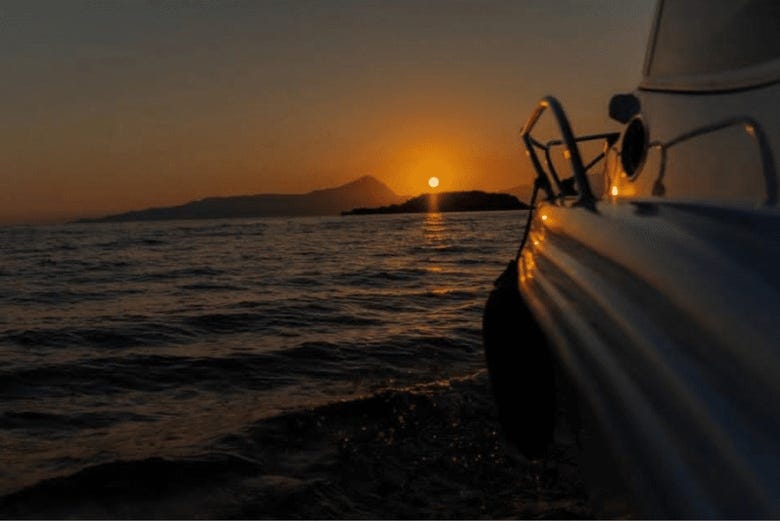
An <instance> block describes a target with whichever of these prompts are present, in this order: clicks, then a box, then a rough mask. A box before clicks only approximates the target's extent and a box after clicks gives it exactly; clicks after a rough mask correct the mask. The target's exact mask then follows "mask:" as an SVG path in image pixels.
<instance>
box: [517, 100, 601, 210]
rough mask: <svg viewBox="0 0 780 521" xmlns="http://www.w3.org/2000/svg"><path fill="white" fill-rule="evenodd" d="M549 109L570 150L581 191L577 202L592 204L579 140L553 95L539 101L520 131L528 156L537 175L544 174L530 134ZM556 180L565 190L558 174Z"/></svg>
mask: <svg viewBox="0 0 780 521" xmlns="http://www.w3.org/2000/svg"><path fill="white" fill-rule="evenodd" d="M547 109H550V110H551V111H552V113H553V116H554V117H555V121H556V123H558V128H559V129H560V131H561V137H563V144H564V146H565V147H566V150H567V151H568V152H569V154H568V156H569V157H568V159H569V161H570V162H571V167H572V171H573V172H574V181H575V182H576V183H577V192H578V193H579V197H578V199H577V203H579V204H583V205H586V206H591V205H592V204H593V201H594V200H595V197H593V191H592V190H591V189H590V183H588V178H587V177H586V175H585V167H584V165H583V163H582V157H581V156H580V149H579V147H577V141H576V140H575V139H574V134H573V133H572V131H571V125H570V124H569V119H568V118H567V117H566V113H565V112H564V110H563V107H561V104H560V102H559V101H558V100H557V99H555V98H554V97H552V96H545V97H544V98H542V99H541V100H540V101H539V104H538V105H537V106H536V109H535V110H534V111H533V112H532V113H531V116H530V117H529V118H528V121H527V122H526V124H525V126H523V129H522V130H521V131H520V137H521V138H522V139H523V142H524V143H525V148H526V150H527V152H528V156H529V157H530V158H531V163H532V164H533V166H534V168H535V169H536V171H537V176H538V175H542V174H543V172H544V170H543V169H542V165H541V163H540V162H539V158H538V157H537V155H536V151H535V150H534V146H533V145H534V141H535V140H533V139H532V138H531V135H530V134H531V130H533V128H534V126H536V123H537V122H538V121H539V118H540V117H541V116H542V114H543V113H544V111H545V110H547ZM554 180H555V184H556V185H558V189H559V190H560V191H561V192H563V191H564V190H563V188H562V185H561V182H560V181H559V180H558V179H557V176H556V179H554ZM549 196H550V198H551V199H552V194H549Z"/></svg>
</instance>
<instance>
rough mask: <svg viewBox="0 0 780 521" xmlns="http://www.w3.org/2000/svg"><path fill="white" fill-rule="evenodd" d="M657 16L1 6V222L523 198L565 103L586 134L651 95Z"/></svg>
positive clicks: (349, 0) (601, 8)
mask: <svg viewBox="0 0 780 521" xmlns="http://www.w3.org/2000/svg"><path fill="white" fill-rule="evenodd" d="M653 10H654V2H653V1H650V0H622V1H614V0H601V1H596V0H561V1H555V0H549V1H545V0H511V1H505V2H504V1H465V0H441V1H421V0H414V1H407V0H397V1H389V0H387V1H375V0H280V1H261V0H256V1H237V0H234V1H230V0H225V1H222V2H217V1H213V2H212V1H205V0H179V1H162V0H159V1H153V0H137V1H112V0H90V1H86V0H67V1H66V0H52V1H35V0H26V1H19V2H17V1H14V0H3V2H1V3H0V68H1V69H2V71H3V74H2V78H3V79H2V81H1V82H0V117H2V125H0V223H16V222H43V221H50V220H63V219H70V218H74V217H80V216H90V215H96V214H103V213H111V212H117V211H123V210H129V209H138V208H144V207H148V206H152V205H162V204H174V203H181V202H186V201H188V200H192V199H197V198H201V197H205V196H210V195H236V194H251V193H260V192H289V193H297V192H306V191H309V190H312V189H317V188H324V187H329V186H334V185H337V184H341V183H344V182H348V181H350V180H352V179H354V178H356V177H359V176H361V175H365V174H371V175H374V176H375V177H377V178H378V179H380V180H381V181H383V182H385V183H386V184H387V185H388V186H390V188H392V189H393V190H395V191H396V192H398V193H400V194H408V195H416V194H417V193H420V192H424V191H427V189H428V188H427V180H428V177H429V176H430V175H437V176H438V177H439V178H440V179H441V186H440V187H439V189H440V190H460V189H469V188H481V189H488V190H495V189H502V188H508V187H511V186H514V185H517V184H521V183H523V182H527V181H528V179H529V176H530V168H529V167H528V166H527V165H526V160H525V158H524V156H523V154H522V153H521V150H520V149H519V147H518V141H517V133H518V130H519V129H520V127H521V126H522V124H523V122H524V121H525V119H526V117H527V115H528V113H529V111H530V110H531V109H532V108H533V106H534V104H535V103H536V101H537V100H538V98H540V97H541V96H543V95H545V94H554V95H556V96H558V97H559V98H560V99H561V100H562V101H563V103H564V106H565V107H566V108H567V110H568V111H569V113H570V116H571V118H572V121H573V126H574V129H575V131H576V132H583V133H584V132H592V131H598V130H603V129H605V128H606V127H610V128H613V127H614V124H613V123H610V122H609V120H608V119H607V117H606V107H607V103H608V100H609V98H610V96H611V95H612V94H613V93H615V92H626V91H630V90H632V89H633V88H634V87H635V86H636V84H637V83H638V81H639V77H640V71H641V64H642V59H643V56H644V46H645V43H646V40H647V34H648V31H649V25H650V21H651V17H652V13H653Z"/></svg>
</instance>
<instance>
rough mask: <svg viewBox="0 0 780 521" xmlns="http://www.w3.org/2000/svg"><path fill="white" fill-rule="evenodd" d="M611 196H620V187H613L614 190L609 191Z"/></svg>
mask: <svg viewBox="0 0 780 521" xmlns="http://www.w3.org/2000/svg"><path fill="white" fill-rule="evenodd" d="M609 193H610V194H612V197H617V194H618V187H617V186H615V185H612V189H611V190H610V191H609Z"/></svg>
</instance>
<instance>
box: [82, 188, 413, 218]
mask: <svg viewBox="0 0 780 521" xmlns="http://www.w3.org/2000/svg"><path fill="white" fill-rule="evenodd" d="M403 199H404V198H403V197H402V196H399V195H396V194H395V192H393V191H392V190H390V188H388V187H387V185H385V184H384V183H382V182H381V181H379V180H377V179H376V178H374V177H371V176H363V177H361V178H359V179H356V180H354V181H352V182H349V183H347V184H344V185H341V186H337V187H335V188H327V189H324V190H315V191H313V192H309V193H306V194H258V195H240V196H233V197H207V198H205V199H200V200H198V201H192V202H189V203H185V204H182V205H179V206H166V207H160V208H149V209H146V210H136V211H132V212H125V213H120V214H116V215H108V216H105V217H98V218H91V219H80V220H79V221H77V222H81V223H99V222H124V221H163V220H173V219H220V218H236V217H271V216H297V215H338V214H339V213H341V212H342V211H344V210H348V209H349V208H355V207H358V206H377V205H388V204H395V203H398V202H401V201H403Z"/></svg>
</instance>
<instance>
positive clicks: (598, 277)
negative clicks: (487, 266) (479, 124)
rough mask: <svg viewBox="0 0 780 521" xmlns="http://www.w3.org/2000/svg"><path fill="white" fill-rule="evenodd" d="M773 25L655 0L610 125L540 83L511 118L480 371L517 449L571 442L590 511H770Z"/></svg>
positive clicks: (776, 48)
mask: <svg viewBox="0 0 780 521" xmlns="http://www.w3.org/2000/svg"><path fill="white" fill-rule="evenodd" d="M778 27H780V3H778V2H775V1H769V0H724V1H709V0H706V1H705V0H661V1H660V2H659V4H658V7H657V10H656V14H655V18H654V22H653V25H652V29H651V34H650V38H649V42H648V46H647V51H646V57H645V63H644V69H643V77H642V80H641V82H640V84H639V85H638V87H637V89H636V90H635V91H634V92H631V93H627V94H626V93H622V94H616V95H615V96H613V98H612V99H611V101H610V104H609V107H608V111H609V115H610V117H611V118H612V119H613V120H614V121H615V130H614V131H608V132H602V133H597V134H588V135H577V134H575V133H574V131H573V126H572V124H571V121H570V119H569V116H568V114H567V113H566V111H565V110H564V108H563V105H562V103H561V102H560V101H559V100H557V99H556V98H554V97H545V98H543V99H542V100H541V101H540V102H539V103H538V105H537V106H536V107H535V108H534V109H533V111H532V113H531V115H530V117H529V118H528V120H527V122H526V124H525V126H524V127H523V129H522V131H521V133H520V135H521V140H522V144H523V146H524V148H525V150H526V153H527V155H528V158H529V160H530V162H531V164H532V165H533V168H534V171H535V176H536V177H535V182H534V195H533V197H532V201H531V206H532V210H531V211H530V212H529V217H528V223H527V226H526V228H525V232H524V236H523V238H522V241H521V243H520V246H519V250H518V253H517V256H516V258H514V259H513V260H512V261H511V262H509V265H508V267H507V269H506V271H505V272H504V273H503V274H502V275H501V276H500V277H499V278H498V279H497V281H496V284H495V287H494V289H493V291H492V292H491V294H490V296H489V298H488V301H487V304H486V306H485V312H484V319H483V337H484V348H485V356H486V361H487V367H488V373H489V376H490V380H491V386H492V389H493V393H494V396H495V401H496V405H497V409H498V413H499V419H500V420H501V423H502V426H503V428H504V431H505V433H506V435H507V437H508V438H509V439H510V440H511V441H512V442H513V443H514V444H515V445H517V447H518V448H519V449H520V451H521V452H523V453H524V454H525V455H526V456H528V457H529V458H534V459H539V458H545V457H546V456H547V455H549V453H550V450H551V449H550V448H551V446H552V444H553V442H555V441H556V440H558V439H564V438H565V437H566V436H569V437H570V438H571V439H572V440H574V441H573V442H572V443H573V444H574V446H575V447H576V448H577V450H578V453H579V458H580V462H581V466H582V469H583V475H584V480H585V482H586V485H587V487H588V488H589V491H590V495H591V499H592V501H593V504H594V508H595V509H596V510H595V511H596V512H597V513H598V514H599V515H603V516H611V515H617V516H638V517H651V518H669V517H673V518H704V517H706V518H732V517H740V518H746V517H761V518H778V517H780V210H779V209H778V169H780V164H779V163H778V158H779V157H780V32H779V31H778V30H777V28H778ZM605 109H606V107H605ZM541 120H547V122H548V123H549V125H548V126H550V125H552V127H553V128H555V129H556V133H555V134H556V135H554V136H553V137H552V138H550V139H547V140H544V139H540V138H539V137H538V136H537V130H538V129H539V128H540V126H539V121H541ZM594 150H595V152H594Z"/></svg>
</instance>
